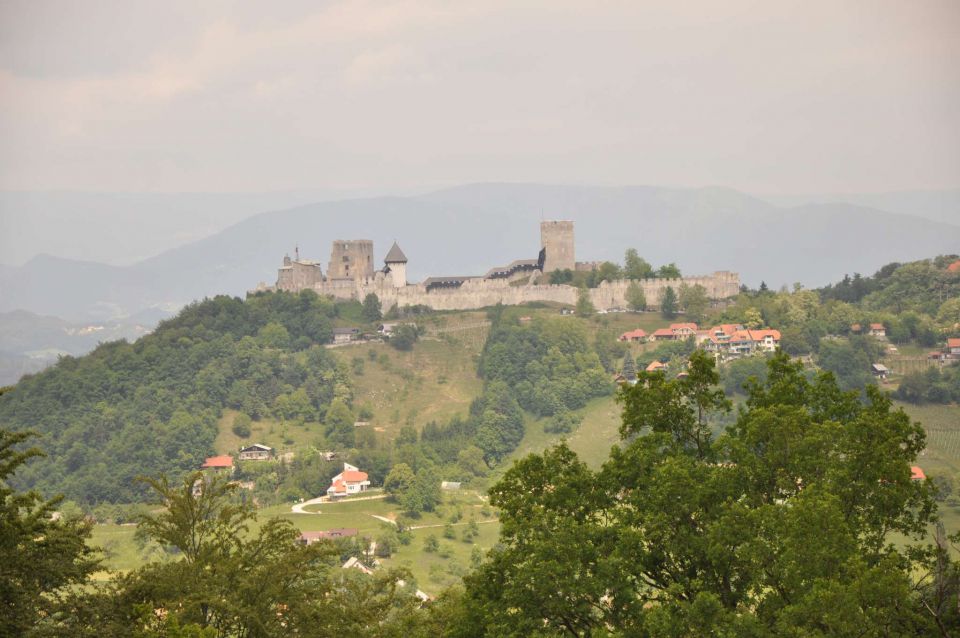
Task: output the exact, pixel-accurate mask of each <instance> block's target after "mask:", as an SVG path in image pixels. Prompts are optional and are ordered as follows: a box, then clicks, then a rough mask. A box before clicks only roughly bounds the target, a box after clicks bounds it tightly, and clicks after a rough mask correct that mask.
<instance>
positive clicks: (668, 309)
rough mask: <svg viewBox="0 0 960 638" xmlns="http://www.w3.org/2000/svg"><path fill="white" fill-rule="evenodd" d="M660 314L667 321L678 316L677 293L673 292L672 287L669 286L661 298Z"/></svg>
mask: <svg viewBox="0 0 960 638" xmlns="http://www.w3.org/2000/svg"><path fill="white" fill-rule="evenodd" d="M660 313H661V314H663V316H664V317H665V318H667V319H673V318H674V317H676V316H677V293H675V292H674V291H673V287H672V286H667V289H666V290H664V291H663V296H662V297H661V298H660Z"/></svg>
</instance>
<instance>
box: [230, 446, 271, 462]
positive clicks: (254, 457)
mask: <svg viewBox="0 0 960 638" xmlns="http://www.w3.org/2000/svg"><path fill="white" fill-rule="evenodd" d="M237 457H238V458H239V459H240V460H241V461H267V460H269V459H270V458H272V457H273V448H272V447H269V446H266V445H263V444H261V443H254V444H253V445H248V446H247V447H245V448H240V453H239V454H238V455H237Z"/></svg>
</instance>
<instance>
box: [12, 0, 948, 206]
mask: <svg viewBox="0 0 960 638" xmlns="http://www.w3.org/2000/svg"><path fill="white" fill-rule="evenodd" d="M958 36H960V2H957V0H909V1H904V0H897V1H895V2H888V1H886V0H845V1H842V2H838V1H836V0H829V1H820V0H802V1H797V2H793V1H775V2H774V1H770V0H765V1H751V0H728V1H725V2H722V3H721V2H636V1H632V2H622V3H621V2H606V1H598V0H594V1H592V2H566V1H564V0H545V1H540V2H524V1H522V0H510V1H509V2H498V1H495V0H490V1H484V2H479V3H478V2H450V1H449V0H440V1H437V2H434V1H432V0H420V1H417V2H393V1H391V0H383V1H377V2H340V1H337V0H332V1H329V2H317V1H309V2H301V1H297V0H289V1H285V2H272V3H267V2H260V3H249V2H232V1H228V0H208V1H205V2H202V3H197V2H193V1H179V0H163V1H162V2H149V1H146V0H144V1H138V2H129V1H128V0H105V1H99V0H85V1H84V2H59V1H48V0H2V1H0V139H2V140H3V142H2V145H0V190H80V191H102V192H110V191H122V192H165V193H172V192H254V191H256V192H263V191H283V190H293V189H328V188H329V189H356V188H376V189H394V188H395V189H403V188H414V187H439V186H447V185H452V184H458V183H465V182H480V181H535V182H549V183H576V184H655V185H663V186H702V185H723V186H729V187H733V188H739V189H742V190H745V191H748V192H753V193H758V194H764V193H769V194H778V193H779V194H785V193H813V192H877V191H892V190H903V189H937V188H952V187H956V186H958V185H960V115H958V114H960V71H958V69H960V37H958Z"/></svg>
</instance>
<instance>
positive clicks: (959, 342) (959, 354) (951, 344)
mask: <svg viewBox="0 0 960 638" xmlns="http://www.w3.org/2000/svg"><path fill="white" fill-rule="evenodd" d="M944 354H945V355H946V356H947V358H950V359H960V338H958V339H947V349H946V350H945V351H944Z"/></svg>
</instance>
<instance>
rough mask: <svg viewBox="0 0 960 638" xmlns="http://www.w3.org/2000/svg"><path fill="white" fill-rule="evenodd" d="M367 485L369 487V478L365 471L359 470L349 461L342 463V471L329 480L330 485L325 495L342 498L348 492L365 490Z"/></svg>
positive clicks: (353, 492) (355, 492) (356, 492)
mask: <svg viewBox="0 0 960 638" xmlns="http://www.w3.org/2000/svg"><path fill="white" fill-rule="evenodd" d="M368 487H370V480H369V477H368V476H367V473H366V472H361V471H360V470H359V469H358V468H356V467H354V466H353V465H350V464H349V463H344V464H343V471H342V472H340V473H339V474H337V475H336V476H334V477H333V479H331V480H330V487H328V488H327V496H329V497H330V498H342V497H344V496H347V495H350V494H359V493H361V492H365V491H367V488H368Z"/></svg>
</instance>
